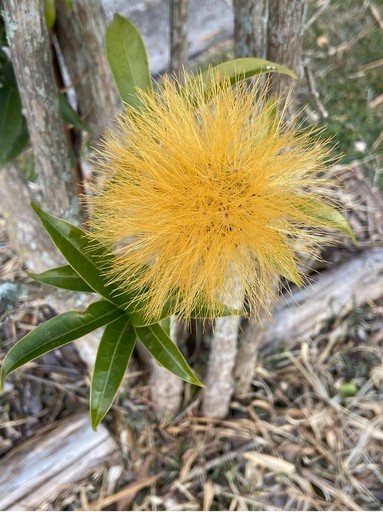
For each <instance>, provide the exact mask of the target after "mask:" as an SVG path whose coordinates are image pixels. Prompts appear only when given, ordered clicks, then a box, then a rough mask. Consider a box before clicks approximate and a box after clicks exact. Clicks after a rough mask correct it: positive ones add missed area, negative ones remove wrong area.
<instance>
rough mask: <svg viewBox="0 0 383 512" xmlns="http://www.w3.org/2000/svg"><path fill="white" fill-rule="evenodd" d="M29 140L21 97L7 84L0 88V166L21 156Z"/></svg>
mask: <svg viewBox="0 0 383 512" xmlns="http://www.w3.org/2000/svg"><path fill="white" fill-rule="evenodd" d="M28 140H29V135H28V129H27V123H26V121H25V118H24V116H23V114H22V111H21V101H20V95H19V93H18V91H17V89H15V88H14V87H12V86H11V85H9V84H8V82H5V83H3V86H2V87H1V88H0V165H4V164H6V163H7V162H10V161H11V160H13V158H15V157H16V156H17V155H18V154H20V153H21V151H22V150H23V149H24V147H25V146H26V144H27V142H28Z"/></svg>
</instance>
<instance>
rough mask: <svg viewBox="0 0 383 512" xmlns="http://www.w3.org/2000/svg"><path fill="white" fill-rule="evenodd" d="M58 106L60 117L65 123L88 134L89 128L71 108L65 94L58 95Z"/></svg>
mask: <svg viewBox="0 0 383 512" xmlns="http://www.w3.org/2000/svg"><path fill="white" fill-rule="evenodd" d="M59 106H60V114H61V117H62V118H63V120H64V121H65V122H66V123H68V124H70V125H72V126H74V127H75V128H77V129H78V130H84V131H87V132H90V128H89V126H87V125H86V124H85V123H84V122H83V121H82V119H81V118H80V116H79V115H78V114H77V112H76V111H75V110H74V109H73V108H72V105H71V104H70V103H69V101H68V98H67V97H66V96H65V94H62V93H59Z"/></svg>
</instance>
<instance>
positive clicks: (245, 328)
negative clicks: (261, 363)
mask: <svg viewBox="0 0 383 512" xmlns="http://www.w3.org/2000/svg"><path fill="white" fill-rule="evenodd" d="M269 322H270V319H269V317H268V316H267V315H266V313H265V312H264V311H261V312H260V314H259V317H258V316H257V317H253V318H250V319H249V320H245V321H244V322H243V323H242V325H241V329H240V333H239V338H238V351H237V357H236V360H235V365H234V395H235V396H236V397H239V396H241V395H244V394H246V393H248V392H249V391H250V387H251V382H252V380H253V378H254V370H255V365H256V363H257V356H258V352H259V345H260V342H261V340H262V337H263V334H264V332H265V328H266V326H267V325H268V323H269Z"/></svg>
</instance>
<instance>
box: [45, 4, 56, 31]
mask: <svg viewBox="0 0 383 512" xmlns="http://www.w3.org/2000/svg"><path fill="white" fill-rule="evenodd" d="M44 15H45V22H46V24H47V27H48V30H52V28H53V25H54V24H55V21H56V16H57V13H56V0H44Z"/></svg>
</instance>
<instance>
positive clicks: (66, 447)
mask: <svg viewBox="0 0 383 512" xmlns="http://www.w3.org/2000/svg"><path fill="white" fill-rule="evenodd" d="M117 454H118V446H117V443H116V442H115V441H114V440H113V439H112V437H111V436H110V434H109V432H108V431H107V430H106V428H105V427H103V425H100V426H99V428H98V431H97V432H94V431H93V430H92V428H91V426H90V420H89V417H88V415H87V414H80V415H77V416H74V417H70V418H67V419H65V420H64V421H62V422H61V423H59V424H56V425H55V427H54V428H53V429H52V430H49V431H47V430H46V429H43V431H42V432H41V434H37V435H36V436H34V437H33V438H31V439H29V440H28V441H26V442H24V443H23V444H21V445H20V446H18V447H17V448H15V449H14V450H12V451H11V452H10V453H9V454H8V455H7V457H5V458H4V459H3V460H2V464H1V474H0V509H1V510H36V509H40V508H41V507H42V506H43V505H44V503H45V504H49V503H51V502H52V501H53V500H54V499H55V498H56V497H57V496H59V495H60V493H62V492H63V491H65V488H66V486H70V485H73V484H75V483H76V482H79V481H81V480H83V479H84V478H86V477H87V476H88V475H89V474H91V473H92V472H93V471H95V470H99V468H100V465H102V464H107V465H109V464H111V463H112V462H115V461H116V459H117V457H118V455H117Z"/></svg>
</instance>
